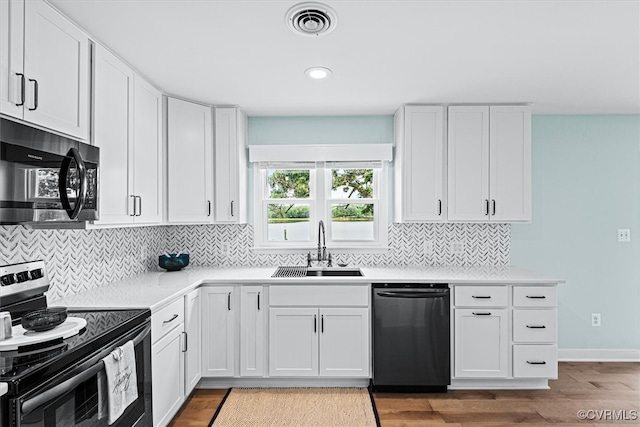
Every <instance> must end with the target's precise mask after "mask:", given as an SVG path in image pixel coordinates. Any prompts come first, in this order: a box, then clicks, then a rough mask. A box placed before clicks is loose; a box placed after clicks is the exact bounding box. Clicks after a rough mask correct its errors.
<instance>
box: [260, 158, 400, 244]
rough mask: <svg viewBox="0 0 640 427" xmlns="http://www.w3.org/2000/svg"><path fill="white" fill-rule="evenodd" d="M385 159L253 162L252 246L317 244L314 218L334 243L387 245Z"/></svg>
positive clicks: (316, 224)
mask: <svg viewBox="0 0 640 427" xmlns="http://www.w3.org/2000/svg"><path fill="white" fill-rule="evenodd" d="M387 180H388V172H387V164H386V162H385V161H356V162H286V163H276V162H262V163H254V190H255V191H254V193H255V194H254V202H255V203H254V244H255V247H256V248H271V249H277V248H281V249H285V248H287V249H292V248H295V249H304V250H311V249H315V247H316V246H317V242H318V224H319V221H320V220H322V221H323V222H324V224H325V230H326V242H327V243H326V245H327V248H328V249H329V250H333V249H343V250H344V249H357V248H386V246H387V211H388V207H387V206H388V205H387V198H388V197H387V184H386V183H387Z"/></svg>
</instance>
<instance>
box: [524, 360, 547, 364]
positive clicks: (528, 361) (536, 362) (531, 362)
mask: <svg viewBox="0 0 640 427" xmlns="http://www.w3.org/2000/svg"><path fill="white" fill-rule="evenodd" d="M527 363H528V364H529V365H546V364H547V362H545V361H544V360H541V361H536V360H534V361H531V360H527Z"/></svg>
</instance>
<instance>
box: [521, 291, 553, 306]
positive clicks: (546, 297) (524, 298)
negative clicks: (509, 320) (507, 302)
mask: <svg viewBox="0 0 640 427" xmlns="http://www.w3.org/2000/svg"><path fill="white" fill-rule="evenodd" d="M556 304H557V299H556V287H555V286H514V287H513V305H514V306H515V307H555V306H556Z"/></svg>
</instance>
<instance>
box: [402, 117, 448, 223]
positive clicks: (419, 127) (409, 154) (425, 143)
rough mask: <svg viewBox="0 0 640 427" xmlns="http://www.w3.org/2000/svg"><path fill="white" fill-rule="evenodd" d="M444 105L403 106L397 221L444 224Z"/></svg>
mask: <svg viewBox="0 0 640 427" xmlns="http://www.w3.org/2000/svg"><path fill="white" fill-rule="evenodd" d="M444 112H445V110H444V107H442V106H422V105H411V106H403V107H400V109H399V110H398V111H397V112H396V114H395V116H394V122H395V123H394V124H395V126H394V127H395V156H394V159H395V162H394V174H395V176H394V179H395V201H394V203H395V206H394V210H395V212H394V213H395V215H394V216H395V218H394V220H395V222H412V221H417V222H423V221H443V220H444V218H445V212H444V209H445V206H446V204H445V200H444V199H443V195H444V169H443V168H444V116H445V114H444Z"/></svg>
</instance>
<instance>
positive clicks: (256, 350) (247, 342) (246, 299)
mask: <svg viewBox="0 0 640 427" xmlns="http://www.w3.org/2000/svg"><path fill="white" fill-rule="evenodd" d="M264 297H265V295H264V288H263V287H262V286H240V376H242V377H261V376H263V375H264V374H265V370H264V365H265V325H266V322H265V317H266V314H265V313H266V311H267V306H266V305H265V304H264V302H265V299H264Z"/></svg>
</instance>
